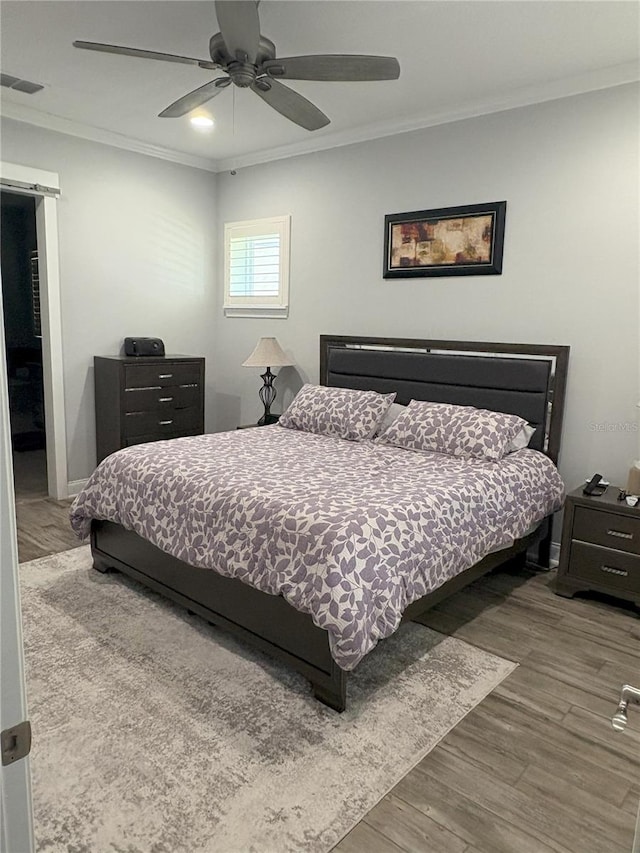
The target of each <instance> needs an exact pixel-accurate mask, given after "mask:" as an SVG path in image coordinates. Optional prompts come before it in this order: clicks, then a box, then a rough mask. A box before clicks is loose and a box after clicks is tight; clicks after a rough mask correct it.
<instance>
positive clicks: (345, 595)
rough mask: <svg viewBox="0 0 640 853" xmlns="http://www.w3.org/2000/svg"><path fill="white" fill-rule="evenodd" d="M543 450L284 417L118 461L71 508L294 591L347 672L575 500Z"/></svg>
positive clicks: (186, 555) (81, 531) (82, 529)
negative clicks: (416, 445)
mask: <svg viewBox="0 0 640 853" xmlns="http://www.w3.org/2000/svg"><path fill="white" fill-rule="evenodd" d="M563 495H564V487H563V483H562V481H561V479H560V476H559V474H558V471H557V470H556V468H555V466H554V465H553V463H552V462H551V461H550V460H549V459H548V458H547V457H546V456H544V455H543V454H542V453H539V452H538V451H535V450H528V449H526V450H520V451H518V452H516V453H512V454H510V455H509V456H507V457H506V458H505V459H503V460H502V461H500V462H485V461H478V460H465V459H459V458H455V457H453V456H445V455H443V454H438V453H415V452H413V451H409V450H403V449H400V448H394V447H389V446H383V445H379V444H376V443H375V442H373V441H362V442H350V441H345V440H343V439H339V438H332V437H327V436H320V435H314V434H311V433H306V432H298V431H295V430H290V429H285V428H284V427H281V426H278V425H274V426H271V427H262V428H260V429H246V430H239V431H233V432H225V433H217V434H214V435H203V436H197V437H195V438H180V439H173V440H171V441H162V442H155V443H153V444H145V445H139V446H137V447H131V448H128V449H126V450H121V451H119V452H118V453H114V454H113V455H112V456H109V457H107V458H106V459H105V460H104V461H103V462H102V463H101V464H100V466H99V467H98V468H97V469H96V471H95V472H94V473H93V475H92V476H91V478H90V479H89V481H88V483H87V485H86V486H85V488H84V489H83V490H82V492H81V493H80V495H78V497H77V498H76V500H75V501H74V503H73V506H72V507H71V525H72V527H73V529H74V530H75V532H76V533H77V534H78V536H80V537H86V536H88V534H89V530H90V526H91V519H92V518H97V519H107V520H109V521H114V522H116V523H118V524H121V525H123V526H124V527H126V528H128V529H131V530H134V531H135V532H136V533H138V534H139V535H140V536H142V537H144V538H145V539H148V540H149V541H151V542H153V543H154V544H155V545H157V546H158V547H159V548H161V549H162V550H164V551H167V552H169V553H171V554H173V555H174V556H175V557H178V558H179V559H180V560H183V561H185V562H187V563H190V564H191V565H193V566H202V567H204V568H209V569H215V570H216V571H217V572H219V573H220V574H222V575H226V576H232V577H236V578H239V579H240V580H242V581H244V582H246V583H248V584H251V585H252V586H255V587H257V588H258V589H260V590H262V591H263V592H267V593H271V594H273V595H282V596H284V598H285V599H286V600H287V601H288V602H289V603H290V604H291V605H293V607H295V608H297V609H298V610H301V611H303V612H304V613H309V614H311V616H312V618H313V621H314V622H315V623H316V625H319V626H320V627H322V628H324V629H326V630H327V631H328V633H329V642H330V649H331V654H332V655H333V657H334V659H335V661H336V662H337V663H338V664H339V666H341V667H342V668H343V669H345V670H350V669H353V667H355V666H356V664H357V663H358V662H359V661H360V660H361V659H362V658H363V657H364V655H366V654H367V652H369V651H370V650H371V649H372V648H373V647H374V646H375V645H376V643H377V642H378V640H380V639H382V638H384V637H388V636H389V635H390V634H392V633H393V632H394V631H395V630H396V628H397V627H398V625H399V623H400V619H401V616H402V613H403V611H404V610H405V608H406V607H407V605H408V604H410V603H411V602H412V601H414V600H415V599H417V598H419V597H420V596H423V595H425V594H426V593H428V592H430V591H431V590H433V589H435V588H436V587H438V586H440V585H441V584H442V583H444V582H445V581H446V580H448V579H449V578H451V577H453V576H454V575H456V574H458V573H459V572H461V571H462V570H463V569H465V568H468V567H469V566H471V565H473V564H474V563H476V562H477V561H478V560H480V559H481V558H482V557H483V556H484V555H485V554H486V553H488V552H489V551H491V550H495V549H497V548H499V547H507V546H508V545H510V544H511V543H512V541H513V540H514V539H517V538H518V537H520V536H522V535H523V534H524V532H525V531H527V529H528V528H529V527H531V525H532V524H534V523H536V522H538V521H540V520H541V519H542V518H544V516H545V515H548V514H549V513H551V512H553V511H555V510H557V509H559V508H560V506H561V505H562V501H563Z"/></svg>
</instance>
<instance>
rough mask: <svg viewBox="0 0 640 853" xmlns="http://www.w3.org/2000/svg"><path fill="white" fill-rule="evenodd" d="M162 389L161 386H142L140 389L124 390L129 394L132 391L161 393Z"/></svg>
mask: <svg viewBox="0 0 640 853" xmlns="http://www.w3.org/2000/svg"><path fill="white" fill-rule="evenodd" d="M161 388H162V386H161V385H141V386H140V387H139V388H125V389H124V390H125V392H126V393H127V394H128V393H130V392H131V391H160V389H161Z"/></svg>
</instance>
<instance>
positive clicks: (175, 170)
mask: <svg viewBox="0 0 640 853" xmlns="http://www.w3.org/2000/svg"><path fill="white" fill-rule="evenodd" d="M1 132H2V159H3V160H5V161H7V162H11V163H18V164H22V165H26V166H32V167H34V168H38V169H45V170H49V171H52V172H58V173H59V175H60V187H61V192H62V194H61V197H60V200H59V202H58V227H59V240H60V282H61V302H62V324H63V341H64V381H65V411H66V420H67V446H68V476H69V480H70V481H74V480H79V479H83V478H85V477H88V476H89V474H90V473H91V472H92V471H93V469H94V467H95V418H94V411H93V399H94V398H93V356H94V355H117V354H118V353H119V352H120V348H121V344H122V339H123V338H124V337H126V336H133V335H148V336H156V337H160V338H163V340H164V341H165V345H166V348H167V352H171V353H186V354H193V355H204V356H205V357H207V356H209V355H210V354H211V349H212V342H213V335H214V332H213V323H214V317H215V314H216V310H215V309H216V303H217V296H216V287H215V270H214V243H215V237H214V235H215V233H216V227H217V226H216V213H215V175H213V174H212V173H210V172H204V171H201V170H197V169H192V168H189V167H186V166H179V165H176V164H173V163H168V162H165V161H163V160H159V159H156V158H152V157H147V156H143V155H140V154H133V153H130V152H126V151H122V150H120V149H116V148H111V147H108V146H106V145H100V144H97V143H93V142H87V141H84V140H81V139H77V138H74V137H71V136H66V135H64V134H60V133H54V132H51V131H47V130H43V129H41V128H37V127H33V126H32V125H28V124H23V123H20V122H15V121H11V120H3V122H2V127H1ZM207 367H208V368H211V360H210V359H209V358H208V359H207ZM207 385H208V388H207V395H206V399H207V401H208V402H210V403H211V404H212V402H213V399H214V393H213V374H212V371H211V370H209V372H208V379H207ZM207 425H208V427H209V428H211V429H212V428H213V416H212V411H211V408H210V407H208V410H207Z"/></svg>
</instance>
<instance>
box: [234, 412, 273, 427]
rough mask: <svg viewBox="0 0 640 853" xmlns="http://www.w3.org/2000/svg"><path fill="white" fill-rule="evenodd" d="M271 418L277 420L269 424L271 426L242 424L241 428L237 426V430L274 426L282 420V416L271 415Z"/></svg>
mask: <svg viewBox="0 0 640 853" xmlns="http://www.w3.org/2000/svg"><path fill="white" fill-rule="evenodd" d="M271 417H272V418H275V420H274V421H273V423H269V424H241V426H237V427H236V429H251V427H260V426H273V424H275V423H277V422H278V421H279V420H280V415H271Z"/></svg>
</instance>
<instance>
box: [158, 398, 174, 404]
mask: <svg viewBox="0 0 640 853" xmlns="http://www.w3.org/2000/svg"><path fill="white" fill-rule="evenodd" d="M172 400H173V397H158V402H159V403H170V402H171V401H172Z"/></svg>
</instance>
